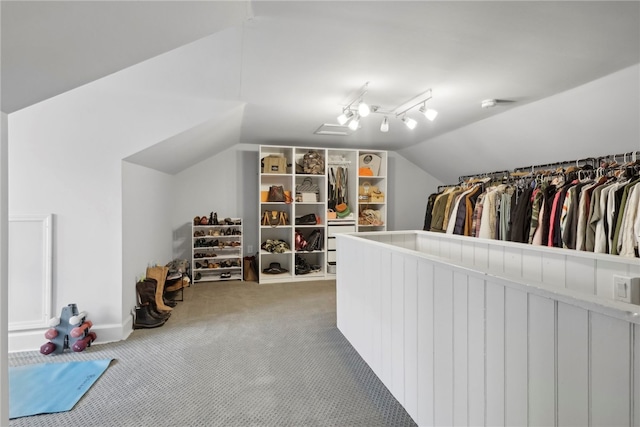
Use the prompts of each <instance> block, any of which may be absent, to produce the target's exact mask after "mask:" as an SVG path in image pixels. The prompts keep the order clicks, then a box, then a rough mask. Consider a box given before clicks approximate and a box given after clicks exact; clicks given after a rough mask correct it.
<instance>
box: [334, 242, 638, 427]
mask: <svg viewBox="0 0 640 427" xmlns="http://www.w3.org/2000/svg"><path fill="white" fill-rule="evenodd" d="M440 237H446V236H440ZM337 240H338V242H337V244H338V251H337V255H338V265H339V266H340V267H339V268H338V272H337V321H338V328H339V329H340V330H341V331H342V333H343V334H344V335H345V337H346V338H347V339H348V340H349V341H350V342H351V343H352V345H353V346H354V348H355V349H356V350H357V351H358V352H359V353H360V355H361V356H362V357H363V359H364V360H365V361H366V362H367V363H368V364H369V365H370V366H371V368H372V369H373V371H374V372H375V373H376V374H377V375H378V377H379V378H380V379H381V380H382V381H383V383H384V384H385V385H386V386H387V387H388V388H389V390H390V391H391V392H392V394H393V395H394V396H395V397H396V398H397V399H398V401H399V402H400V403H401V404H402V405H403V406H404V407H405V409H406V410H407V412H408V413H409V414H410V415H411V417H412V418H413V419H414V420H415V421H416V422H417V423H418V424H419V425H424V426H436V425H437V426H442V425H456V426H457V425H461V426H464V425H469V426H472V425H473V426H477V425H487V426H497V425H509V426H518V425H532V426H534V425H535V426H552V425H576V426H578V425H579V426H589V425H594V426H595V425H607V426H640V403H639V402H640V316H638V315H637V312H638V311H640V307H637V306H632V305H629V304H624V303H620V302H615V301H610V300H608V299H606V298H598V297H596V296H594V295H593V294H588V293H584V292H575V291H572V290H571V287H570V286H567V285H566V283H567V282H566V281H565V282H563V283H564V285H562V286H560V285H557V287H555V286H556V285H555V284H553V285H552V286H546V287H544V286H530V285H528V284H527V281H526V280H524V279H520V280H516V279H513V278H505V277H498V276H497V274H495V272H496V271H498V269H499V268H501V269H502V271H507V272H510V274H514V275H515V272H516V271H520V275H521V276H522V277H525V275H526V274H533V275H534V276H533V277H539V278H541V279H544V277H545V275H546V274H547V273H546V271H547V269H546V265H555V266H557V270H558V271H560V270H562V271H564V272H565V278H566V276H567V275H568V274H567V273H570V272H571V269H573V268H574V265H573V264H571V262H572V261H573V260H571V259H569V258H566V256H563V255H561V254H560V253H558V256H557V258H554V257H553V256H552V252H549V253H541V254H539V255H538V256H537V257H536V256H535V255H534V254H532V253H530V252H529V251H527V250H525V248H522V249H521V250H520V251H519V250H517V249H516V248H513V247H510V246H509V245H507V246H505V249H508V250H503V251H502V255H500V254H499V253H500V251H498V250H496V249H495V248H490V245H489V244H488V243H487V242H486V241H485V242H480V241H478V242H469V243H466V242H463V241H462V240H459V241H456V240H452V242H451V244H447V243H443V241H442V240H440V239H439V238H436V237H432V236H431V233H426V234H423V233H421V232H406V233H393V232H391V233H376V234H373V233H372V234H369V235H358V236H355V235H345V236H339V237H338V239H337ZM375 240H378V241H377V242H376V241H375ZM380 240H389V241H390V242H391V241H393V244H385V243H381V242H380ZM476 245H480V246H479V247H480V249H477V248H478V246H476ZM482 245H484V246H482ZM485 246H486V248H485ZM523 246H524V245H523ZM436 247H437V248H438V250H441V251H443V252H445V251H448V252H449V255H450V254H451V253H454V254H455V256H456V257H457V256H458V254H459V255H460V257H461V258H460V259H465V260H466V261H465V262H464V265H461V264H463V263H462V262H461V263H460V265H456V264H455V263H453V262H450V261H448V260H447V259H444V258H443V257H436V256H432V255H427V254H423V253H420V252H419V251H416V250H415V249H417V248H432V249H433V248H436ZM463 254H465V255H464V256H463ZM514 254H515V255H514ZM511 256H515V259H516V261H513V260H512V258H510V257H511ZM466 257H472V259H473V260H474V263H475V262H478V266H475V264H471V263H468V258H466ZM530 258H531V259H535V260H536V262H539V264H540V267H539V268H538V267H537V265H536V268H538V270H537V271H538V273H535V271H534V268H533V267H531V263H532V261H531V260H530ZM500 260H501V261H500ZM583 260H584V258H583ZM547 263H551V264H547ZM584 264H588V263H587V262H586V261H583V262H582V264H580V265H584ZM491 265H493V266H494V267H495V270H492V273H491V274H487V273H486V272H485V271H486V270H491V267H489V266H491ZM498 266H500V267H498ZM632 267H633V266H632ZM581 268H584V267H581ZM597 270H598V266H597V264H596V265H595V266H594V269H593V274H591V275H589V276H588V277H587V274H586V273H584V272H577V274H582V275H583V276H584V280H587V279H591V280H590V284H589V283H585V284H584V289H587V288H588V289H595V290H597V286H595V284H594V281H595V279H596V278H597V277H598V271H597ZM543 272H544V274H543ZM535 274H539V276H535ZM581 277H582V276H581ZM587 285H589V286H587ZM565 286H566V288H565ZM576 295H577V296H576ZM581 296H584V298H580V297H581Z"/></svg>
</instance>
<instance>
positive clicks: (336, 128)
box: [313, 123, 350, 136]
mask: <svg viewBox="0 0 640 427" xmlns="http://www.w3.org/2000/svg"><path fill="white" fill-rule="evenodd" d="M349 131H350V129H349V127H348V126H343V125H339V124H333V123H324V124H322V125H320V127H319V128H318V129H316V130H315V132H313V133H314V134H316V135H333V136H348V135H350V132H349Z"/></svg>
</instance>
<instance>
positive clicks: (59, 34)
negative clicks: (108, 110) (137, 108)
mask: <svg viewBox="0 0 640 427" xmlns="http://www.w3.org/2000/svg"><path fill="white" fill-rule="evenodd" d="M0 7H2V46H1V47H2V53H1V54H2V61H3V64H2V76H1V77H2V80H1V81H2V91H3V93H2V102H1V109H2V111H4V112H5V113H13V112H15V111H17V110H20V109H22V108H25V107H27V106H29V105H33V104H35V103H38V102H41V101H42V100H44V99H47V98H50V97H53V96H56V95H59V94H61V93H63V92H66V91H69V90H71V89H74V88H77V87H79V86H82V85H84V84H87V83H90V82H92V81H95V80H98V79H100V78H103V77H105V76H108V75H110V74H112V73H115V72H118V71H120V70H123V69H125V68H127V67H129V66H131V65H132V64H139V63H141V62H143V61H146V60H148V59H151V58H153V57H155V56H157V55H161V54H163V53H165V52H168V51H170V50H172V49H176V48H179V47H181V46H184V45H187V44H189V43H192V42H194V41H196V40H199V39H201V38H204V37H207V36H209V35H211V34H215V33H218V32H221V31H224V30H225V29H227V28H230V27H233V26H237V25H240V24H242V22H244V21H245V20H246V19H248V18H250V17H251V16H252V11H251V5H250V2H248V1H240V0H236V1H220V2H219V1H215V2H212V1H159V2H149V1H141V2H138V1H86V2H85V1H28V2H27V1H3V2H2V4H1V5H0Z"/></svg>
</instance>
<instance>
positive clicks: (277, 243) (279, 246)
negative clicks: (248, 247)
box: [260, 239, 291, 254]
mask: <svg viewBox="0 0 640 427" xmlns="http://www.w3.org/2000/svg"><path fill="white" fill-rule="evenodd" d="M260 249H262V250H263V251H267V252H271V253H272V254H283V253H285V252H287V251H290V250H291V248H290V247H289V244H288V243H287V242H285V241H284V240H280V239H267V240H266V241H264V242H263V243H262V245H260Z"/></svg>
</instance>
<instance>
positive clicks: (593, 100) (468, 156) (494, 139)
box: [399, 65, 640, 184]
mask: <svg viewBox="0 0 640 427" xmlns="http://www.w3.org/2000/svg"><path fill="white" fill-rule="evenodd" d="M479 101H480V100H478V102H479ZM478 108H480V107H478ZM493 108H500V106H499V105H498V106H496V107H493ZM441 113H442V114H445V113H446V112H444V111H443V112H441ZM638 117H640V65H634V66H632V67H629V68H626V69H624V70H621V71H618V72H616V73H613V74H611V75H609V76H606V77H603V78H601V79H598V80H595V81H592V82H590V83H587V84H585V85H582V86H579V87H577V88H575V89H571V90H569V91H566V92H563V93H560V94H558V95H555V96H551V97H549V98H545V99H543V100H540V101H538V102H534V103H531V104H526V105H523V106H522V107H518V108H513V109H511V110H509V111H507V112H505V113H504V114H498V115H495V116H492V117H490V118H488V119H485V120H482V121H479V122H476V123H473V124H471V125H469V126H466V127H464V128H461V129H458V130H456V131H453V132H449V133H447V134H444V135H441V136H438V137H436V138H433V139H430V140H427V141H424V142H422V143H420V144H418V145H415V146H413V147H410V148H406V149H403V150H400V151H399V153H400V154H401V155H402V156H404V157H405V158H407V159H410V160H411V161H412V162H414V163H415V164H416V165H418V166H420V167H421V168H422V169H424V170H425V171H428V172H429V173H431V174H432V175H433V176H435V177H437V178H439V179H441V180H442V181H444V182H445V183H447V184H455V183H457V182H458V177H459V176H462V175H471V174H475V173H482V172H493V171H500V170H512V169H514V168H517V167H525V166H528V165H535V164H546V163H553V162H559V161H565V160H573V159H582V158H586V157H594V156H604V155H607V154H617V153H625V152H630V151H635V150H640V120H638ZM432 147H438V152H439V153H441V154H439V156H438V157H434V156H433V155H432Z"/></svg>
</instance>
